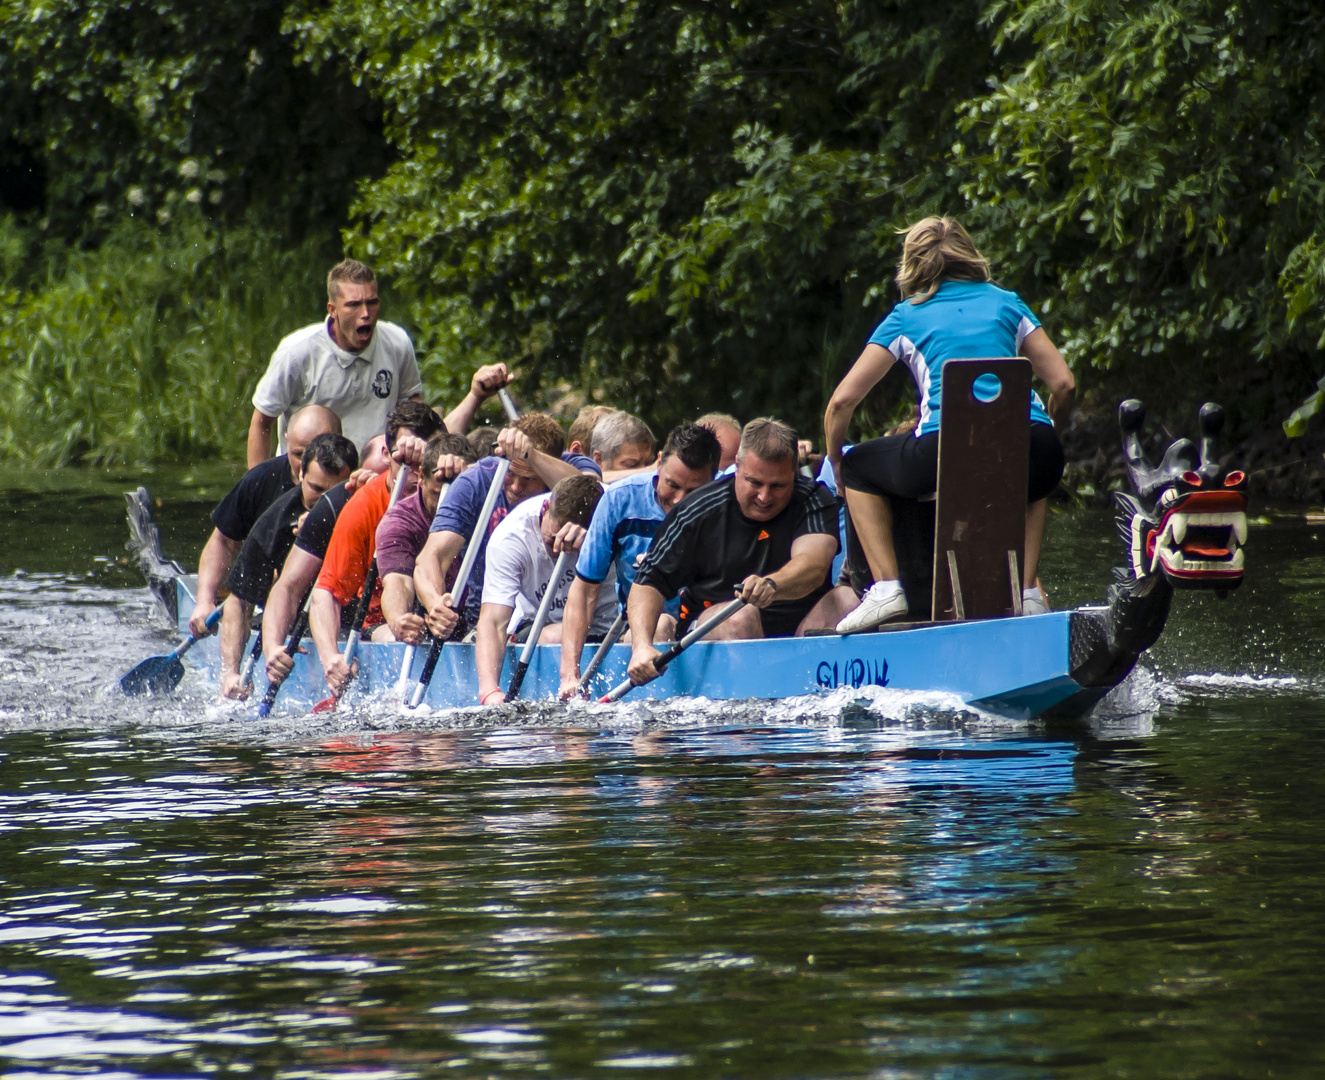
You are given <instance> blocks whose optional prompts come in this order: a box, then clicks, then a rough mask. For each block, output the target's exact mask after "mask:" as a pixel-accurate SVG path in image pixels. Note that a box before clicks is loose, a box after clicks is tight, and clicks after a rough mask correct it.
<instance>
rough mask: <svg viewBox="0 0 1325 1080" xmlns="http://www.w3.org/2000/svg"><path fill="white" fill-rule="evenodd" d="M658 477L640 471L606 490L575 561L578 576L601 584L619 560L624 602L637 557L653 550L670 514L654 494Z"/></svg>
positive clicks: (619, 586) (620, 594) (619, 588)
mask: <svg viewBox="0 0 1325 1080" xmlns="http://www.w3.org/2000/svg"><path fill="white" fill-rule="evenodd" d="M657 479H658V474H657V473H656V472H644V473H636V474H635V475H634V476H627V477H626V478H625V479H624V480H618V481H617V482H616V483H615V484H612V485H610V486H609V487H608V488H607V490H606V491H604V492H603V497H602V498H601V499H600V500H599V502H598V506H597V508H596V509H595V510H594V512H593V518H592V519H591V520H590V521H589V530H588V532H587V534H586V535H585V537H584V543H583V545H581V547H580V557H579V559H578V560H577V561H576V563H575V576H576V577H580V578H583V579H584V580H585V581H587V582H589V583H590V584H593V585H601V584H602V583H603V581H604V579H605V578H606V577H607V572H608V570H610V569H611V567H612V564H613V563H616V581H617V596H618V597H619V599H620V600H621V603H623V604H624V603H625V602H626V597H627V596H628V595H629V594H630V586H631V585H632V584H633V583H634V581H635V560H636V558H637V557H638V556H640V555H643V554H644V553H645V552H646V551H648V550H649V545H650V544H652V543H653V536H654V534H655V533H656V532H657V531H658V528H659V526H661V525H662V523H663V518H664V517H666V516H667V515H666V514H664V513H663V508H662V507H661V506H659V505H658V497H657V495H656V494H655V493H654V483H655V482H656V481H657ZM671 607H675V603H673V604H671V605H669V608H671ZM675 613H676V612H675V611H672V614H675Z"/></svg>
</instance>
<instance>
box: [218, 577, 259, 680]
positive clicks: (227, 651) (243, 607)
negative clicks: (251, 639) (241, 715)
mask: <svg viewBox="0 0 1325 1080" xmlns="http://www.w3.org/2000/svg"><path fill="white" fill-rule="evenodd" d="M252 622H253V605H252V604H250V603H247V602H246V601H244V600H241V599H239V597H237V596H235V595H234V594H233V593H232V594H231V595H230V596H227V597H226V599H225V610H224V613H223V614H222V615H221V696H222V697H227V698H234V699H235V700H236V701H243V700H244V699H245V698H246V697H248V691H247V690H246V689H245V688H244V687H243V686H242V685H241V684H240V681H239V669H240V667H241V666H242V665H243V663H244V646H246V645H247V644H248V634H249V627H250V626H251V625H252Z"/></svg>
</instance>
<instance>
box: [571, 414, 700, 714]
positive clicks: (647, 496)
mask: <svg viewBox="0 0 1325 1080" xmlns="http://www.w3.org/2000/svg"><path fill="white" fill-rule="evenodd" d="M721 457H722V446H721V445H720V444H719V442H718V439H717V437H716V436H715V435H714V434H713V432H712V431H710V430H709V429H708V428H706V427H700V426H699V425H698V424H682V425H681V426H680V427H678V428H674V429H673V430H672V432H671V434H669V435H668V436H667V441H666V443H664V444H663V448H662V453H661V454H659V455H658V467H657V469H656V471H653V472H647V473H636V474H635V475H634V476H630V477H627V478H626V479H625V480H620V481H618V482H617V483H615V484H613V485H612V486H611V487H609V488H608V489H607V491H606V493H604V495H603V497H602V499H601V501H600V502H599V503H598V508H597V509H596V510H595V511H594V515H593V519H592V520H591V521H590V522H589V531H588V534H587V535H586V536H585V538H584V544H583V546H582V547H581V548H580V557H579V559H578V561H577V562H576V564H575V580H574V582H572V584H571V587H570V592H569V594H568V595H567V597H566V611H565V614H564V616H563V617H562V624H561V698H562V700H563V701H564V700H566V699H567V698H570V697H571V696H573V695H574V693H575V690H576V688H577V687H578V686H579V682H580V654H581V653H582V652H583V651H584V642H585V638H586V636H587V635H588V629H589V622H590V620H591V618H592V616H593V612H594V608H595V605H596V604H597V601H598V590H599V588H600V587H601V585H602V583H603V581H604V579H606V577H607V575H608V571H609V570H610V569H611V568H612V567H613V566H614V565H615V566H616V573H617V578H616V579H617V595H618V598H619V599H620V601H621V603H622V604H625V602H626V596H627V595H628V594H629V592H630V586H631V583H632V582H633V581H634V580H635V568H636V565H637V563H638V562H639V560H640V558H642V557H643V555H644V553H645V552H646V551H648V550H649V544H651V543H652V542H653V535H654V533H656V532H657V531H658V527H659V526H660V525H661V524H662V522H663V518H665V517H666V516H667V514H668V512H669V511H670V510H671V509H672V508H673V507H674V506H676V505H677V504H678V503H679V502H680V501H681V500H682V499H684V498H685V497H686V496H687V495H689V494H690V493H691V492H692V491H694V490H695V489H696V488H700V487H703V486H704V485H705V484H707V483H709V482H710V481H712V479H713V475H714V473H716V472H717V469H718V462H719V460H720V458H721ZM674 614H675V613H673V614H672V615H664V616H663V617H662V618H660V619H659V620H658V630H657V634H656V637H657V640H660V641H666V640H668V639H669V638H670V637H671V635H672V631H673V629H674V628H675V626H676V620H675V618H674V617H673V616H674ZM622 640H623V641H626V642H629V640H630V638H629V636H628V634H627V635H626V636H623V638H622Z"/></svg>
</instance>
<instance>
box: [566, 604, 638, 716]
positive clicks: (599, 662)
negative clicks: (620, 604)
mask: <svg viewBox="0 0 1325 1080" xmlns="http://www.w3.org/2000/svg"><path fill="white" fill-rule="evenodd" d="M625 629H626V609H625V608H622V609H621V610H620V611H619V612H618V613H617V617H616V621H615V622H613V623H612V626H611V629H609V630H608V631H607V637H605V638H603V640H602V643H601V644H600V645H599V646H598V651H597V652H595V653H594V654H593V659H592V660H590V661H589V666H588V667H587V668H585V669H584V674H583V675H581V676H580V685H579V686H577V687H576V688H575V693H576V695H577V696H584V695H586V694H588V692H589V684H590V683H592V682H593V678H594V676H595V675H597V674H598V669H599V668H600V667H602V666H603V661H604V660H606V659H607V654H608V653H609V652H611V651H612V646H613V645H615V644H616V643H617V642H618V641H620V640H621V635H622V634H623V633H624V632H625Z"/></svg>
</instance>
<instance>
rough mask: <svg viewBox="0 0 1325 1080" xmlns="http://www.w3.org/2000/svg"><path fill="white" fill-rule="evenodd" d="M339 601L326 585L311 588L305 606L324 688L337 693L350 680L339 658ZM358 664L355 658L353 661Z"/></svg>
mask: <svg viewBox="0 0 1325 1080" xmlns="http://www.w3.org/2000/svg"><path fill="white" fill-rule="evenodd" d="M340 613H341V604H340V601H339V600H337V599H336V598H335V597H334V596H333V595H332V594H331V592H330V591H328V590H327V589H322V588H318V589H314V590H313V602H312V603H311V604H310V605H309V607H308V630H309V632H310V633H311V634H312V635H313V644H314V645H315V646H317V658H318V660H319V661H320V662H321V664H322V674H323V675H324V676H325V677H326V680H327V689H328V690H330V691H331V692H332V693H333V694H337V695H339V694H340V692H341V691H342V690H343V689H344V688H345V685H346V683H348V682H349V681H350V669H349V668H348V667H347V666H346V664H345V661H344V660H343V659H342V658H341V655H340V649H339V648H338V647H337V643H336V635H337V634H339V633H340ZM355 666H356V667H357V666H358V661H357V660H356V661H355Z"/></svg>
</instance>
